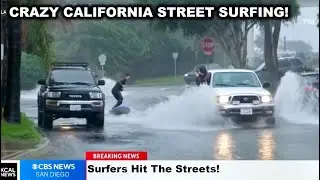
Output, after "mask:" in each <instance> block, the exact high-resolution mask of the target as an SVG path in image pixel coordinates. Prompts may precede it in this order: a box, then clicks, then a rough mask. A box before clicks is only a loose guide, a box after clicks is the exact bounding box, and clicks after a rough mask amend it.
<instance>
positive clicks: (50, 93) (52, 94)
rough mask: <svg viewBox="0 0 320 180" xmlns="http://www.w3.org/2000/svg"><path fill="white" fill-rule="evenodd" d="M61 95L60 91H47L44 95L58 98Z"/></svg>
mask: <svg viewBox="0 0 320 180" xmlns="http://www.w3.org/2000/svg"><path fill="white" fill-rule="evenodd" d="M60 95H61V92H47V93H46V96H47V97H48V98H59V97H60Z"/></svg>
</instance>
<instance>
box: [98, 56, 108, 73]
mask: <svg viewBox="0 0 320 180" xmlns="http://www.w3.org/2000/svg"><path fill="white" fill-rule="evenodd" d="M98 59H99V62H100V65H101V71H102V77H104V65H105V64H106V61H107V56H106V55H105V54H100V56H99V58H98Z"/></svg>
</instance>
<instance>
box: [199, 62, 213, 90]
mask: <svg viewBox="0 0 320 180" xmlns="http://www.w3.org/2000/svg"><path fill="white" fill-rule="evenodd" d="M210 80H211V73H210V72H208V70H207V67H206V66H201V67H199V69H197V70H196V84H197V85H198V86H200V84H205V83H206V84H207V85H209V84H210Z"/></svg>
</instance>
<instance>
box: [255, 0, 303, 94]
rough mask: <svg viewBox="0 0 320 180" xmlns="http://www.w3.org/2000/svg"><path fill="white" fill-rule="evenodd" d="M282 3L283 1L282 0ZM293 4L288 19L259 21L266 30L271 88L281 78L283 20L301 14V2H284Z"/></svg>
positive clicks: (265, 50)
mask: <svg viewBox="0 0 320 180" xmlns="http://www.w3.org/2000/svg"><path fill="white" fill-rule="evenodd" d="M267 2H269V3H271V4H277V3H279V2H280V1H278V0H273V1H267ZM281 3H282V1H281ZM284 3H285V4H288V5H290V6H291V18H290V19H286V20H272V19H268V20H262V21H260V22H259V24H260V25H261V27H262V29H263V32H264V60H265V63H266V66H267V67H268V68H267V72H268V73H269V75H270V77H271V81H272V82H271V89H272V90H275V89H276V88H277V86H278V83H279V80H280V74H279V71H278V56H277V50H278V43H279V36H280V31H281V23H282V22H283V21H295V20H296V19H297V16H298V15H299V14H300V8H299V4H298V3H297V1H296V0H287V1H286V2H284Z"/></svg>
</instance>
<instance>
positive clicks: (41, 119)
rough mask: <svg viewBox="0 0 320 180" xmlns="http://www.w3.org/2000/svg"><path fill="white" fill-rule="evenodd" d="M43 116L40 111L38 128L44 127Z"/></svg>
mask: <svg viewBox="0 0 320 180" xmlns="http://www.w3.org/2000/svg"><path fill="white" fill-rule="evenodd" d="M42 121H43V115H42V112H41V111H40V110H39V109H38V127H40V128H41V127H43V126H42V125H43V122H42Z"/></svg>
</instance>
